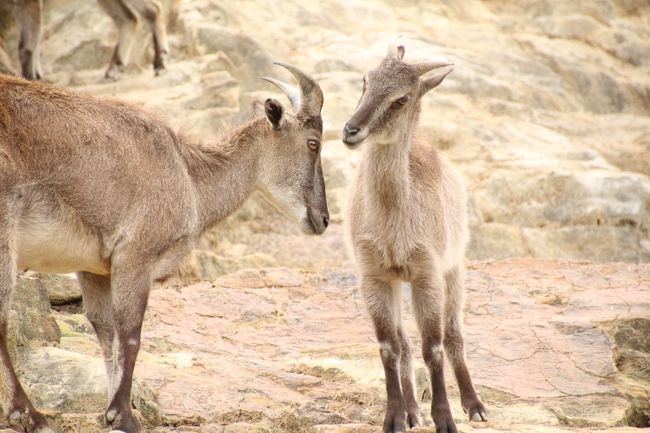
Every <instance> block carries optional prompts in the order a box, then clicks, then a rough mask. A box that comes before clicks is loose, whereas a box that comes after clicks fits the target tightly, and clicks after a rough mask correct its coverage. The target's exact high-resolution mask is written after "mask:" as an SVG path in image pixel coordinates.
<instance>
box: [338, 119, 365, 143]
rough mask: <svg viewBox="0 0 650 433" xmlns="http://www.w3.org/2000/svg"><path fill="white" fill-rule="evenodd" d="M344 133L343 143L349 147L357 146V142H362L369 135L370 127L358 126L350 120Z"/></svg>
mask: <svg viewBox="0 0 650 433" xmlns="http://www.w3.org/2000/svg"><path fill="white" fill-rule="evenodd" d="M342 135H343V143H345V144H346V145H347V146H348V147H355V145H356V144H358V143H361V142H362V141H363V140H364V139H365V138H366V137H367V136H368V128H365V127H358V126H355V125H353V124H351V123H350V122H348V123H346V124H345V126H344V127H343V134H342Z"/></svg>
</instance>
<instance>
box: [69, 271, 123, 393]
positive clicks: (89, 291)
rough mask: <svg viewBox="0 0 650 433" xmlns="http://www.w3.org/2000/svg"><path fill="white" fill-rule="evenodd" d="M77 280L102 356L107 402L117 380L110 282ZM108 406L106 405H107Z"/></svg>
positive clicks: (105, 279) (84, 275)
mask: <svg viewBox="0 0 650 433" xmlns="http://www.w3.org/2000/svg"><path fill="white" fill-rule="evenodd" d="M77 280H79V285H80V286H81V293H82V294H83V299H84V307H85V309H86V317H88V320H89V321H90V323H91V324H92V325H93V328H94V329H95V333H96V334H97V339H98V340H99V345H100V347H101V349H102V355H103V356H104V365H105V367H106V378H107V381H108V387H107V389H108V396H107V397H108V400H107V401H108V402H110V401H111V400H112V399H113V396H114V395H115V389H116V387H117V380H119V378H118V377H117V376H118V371H117V365H116V360H115V353H114V351H113V340H114V338H113V336H114V332H113V309H112V304H111V280H110V278H108V277H103V276H100V275H94V274H89V273H87V272H79V273H77ZM107 405H108V403H107Z"/></svg>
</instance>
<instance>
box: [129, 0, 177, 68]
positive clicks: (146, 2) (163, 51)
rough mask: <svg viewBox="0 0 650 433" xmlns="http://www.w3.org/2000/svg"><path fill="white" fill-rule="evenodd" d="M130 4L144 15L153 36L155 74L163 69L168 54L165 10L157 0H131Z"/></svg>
mask: <svg viewBox="0 0 650 433" xmlns="http://www.w3.org/2000/svg"><path fill="white" fill-rule="evenodd" d="M131 4H132V5H133V7H134V8H135V9H136V10H137V11H138V13H139V14H140V15H141V16H142V17H144V19H145V21H146V22H147V24H148V25H149V28H150V29H151V35H152V37H153V50H154V56H153V69H154V72H155V73H156V75H160V73H161V72H162V71H163V70H164V69H165V57H167V55H168V54H169V44H168V42H167V28H166V25H165V10H164V9H163V7H162V5H161V4H160V2H159V1H157V0H131Z"/></svg>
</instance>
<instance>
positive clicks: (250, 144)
mask: <svg viewBox="0 0 650 433" xmlns="http://www.w3.org/2000/svg"><path fill="white" fill-rule="evenodd" d="M262 122H264V119H255V120H253V121H251V122H249V123H247V124H246V125H244V126H241V127H239V128H236V129H235V130H233V131H231V132H230V133H229V134H228V135H227V136H225V137H224V138H223V139H221V140H220V141H218V142H216V143H200V144H195V143H187V144H186V143H182V145H183V147H184V153H185V155H184V157H185V160H186V162H187V167H188V172H189V175H190V177H191V179H192V181H193V183H194V184H195V187H196V191H197V208H198V209H197V210H198V217H199V230H200V232H203V231H205V230H207V229H208V228H210V227H212V226H214V225H215V224H216V223H218V222H219V221H222V220H223V219H225V218H226V217H228V216H229V215H231V214H233V213H234V212H235V211H236V210H237V209H239V207H241V205H242V204H243V203H244V201H246V199H247V198H248V196H249V195H250V194H251V193H252V192H253V191H254V190H255V188H256V184H257V182H258V178H259V169H260V166H259V164H260V161H261V159H262V157H263V156H262V154H263V153H264V150H265V149H266V148H267V146H265V145H264V143H265V142H266V141H267V139H268V138H269V137H267V134H266V128H263V127H262Z"/></svg>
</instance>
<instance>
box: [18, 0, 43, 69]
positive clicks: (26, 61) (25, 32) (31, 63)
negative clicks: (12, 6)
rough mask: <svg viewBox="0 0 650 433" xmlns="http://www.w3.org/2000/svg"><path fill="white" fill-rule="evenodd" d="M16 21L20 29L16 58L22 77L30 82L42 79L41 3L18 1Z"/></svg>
mask: <svg viewBox="0 0 650 433" xmlns="http://www.w3.org/2000/svg"><path fill="white" fill-rule="evenodd" d="M16 8H17V14H16V20H17V21H18V25H19V27H20V38H19V41H18V56H19V57H20V65H21V68H22V73H23V77H25V78H27V79H30V80H40V79H41V78H43V73H42V71H41V59H40V43H41V33H42V30H41V29H42V26H43V1H42V0H20V1H19V2H18V4H17V6H16Z"/></svg>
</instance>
